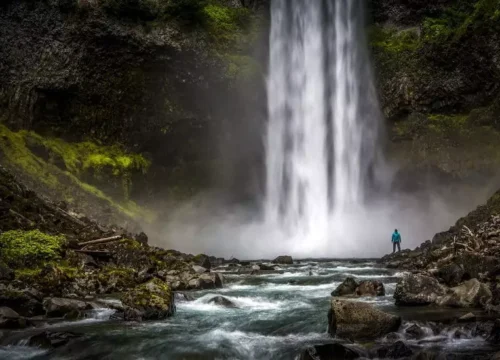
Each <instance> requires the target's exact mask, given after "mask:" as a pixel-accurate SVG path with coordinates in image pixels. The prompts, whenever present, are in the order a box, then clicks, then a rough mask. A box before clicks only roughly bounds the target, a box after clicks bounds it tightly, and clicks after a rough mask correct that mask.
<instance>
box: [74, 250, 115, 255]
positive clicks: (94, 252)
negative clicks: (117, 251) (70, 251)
mask: <svg viewBox="0 0 500 360" xmlns="http://www.w3.org/2000/svg"><path fill="white" fill-rule="evenodd" d="M75 252H77V253H81V254H86V255H90V256H97V257H110V256H111V253H110V252H109V251H107V250H75Z"/></svg>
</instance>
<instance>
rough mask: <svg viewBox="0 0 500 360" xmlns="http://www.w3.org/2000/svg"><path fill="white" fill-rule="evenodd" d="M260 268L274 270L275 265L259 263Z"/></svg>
mask: <svg viewBox="0 0 500 360" xmlns="http://www.w3.org/2000/svg"><path fill="white" fill-rule="evenodd" d="M259 268H260V269H259V270H264V271H273V270H275V267H274V266H269V265H266V264H259Z"/></svg>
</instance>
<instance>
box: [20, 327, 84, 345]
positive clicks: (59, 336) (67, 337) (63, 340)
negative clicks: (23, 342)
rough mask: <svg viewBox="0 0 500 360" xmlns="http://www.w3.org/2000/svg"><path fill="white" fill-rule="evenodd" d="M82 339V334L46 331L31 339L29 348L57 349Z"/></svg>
mask: <svg viewBox="0 0 500 360" xmlns="http://www.w3.org/2000/svg"><path fill="white" fill-rule="evenodd" d="M80 337H82V334H77V333H74V332H59V331H44V332H42V333H39V334H36V335H34V336H32V337H30V338H29V340H28V346H36V347H41V348H43V349H55V348H58V347H61V346H63V345H66V344H68V343H69V342H70V341H71V340H74V339H77V338H80Z"/></svg>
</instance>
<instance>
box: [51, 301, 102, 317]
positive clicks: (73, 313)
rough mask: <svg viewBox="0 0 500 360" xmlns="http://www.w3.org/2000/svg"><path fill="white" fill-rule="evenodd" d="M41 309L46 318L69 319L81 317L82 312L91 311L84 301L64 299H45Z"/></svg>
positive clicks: (90, 307)
mask: <svg viewBox="0 0 500 360" xmlns="http://www.w3.org/2000/svg"><path fill="white" fill-rule="evenodd" d="M43 308H44V309H45V313H46V315H47V316H48V317H64V316H67V317H70V318H72V319H74V318H78V317H81V316H82V315H83V314H82V312H83V311H85V310H90V309H92V306H91V305H90V304H88V303H86V302H85V301H80V300H75V299H64V298H46V299H45V300H44V301H43Z"/></svg>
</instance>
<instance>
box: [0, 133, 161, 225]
mask: <svg viewBox="0 0 500 360" xmlns="http://www.w3.org/2000/svg"><path fill="white" fill-rule="evenodd" d="M0 137H1V140H2V141H0V151H1V152H2V153H3V155H4V156H5V158H6V160H7V161H8V162H9V164H10V165H11V166H14V167H16V168H18V169H19V170H21V171H23V172H25V173H27V174H28V175H29V176H31V177H32V178H34V179H37V181H41V182H42V183H43V184H45V185H47V186H48V188H50V189H54V190H57V191H58V193H61V194H63V196H64V198H65V200H66V201H67V202H68V203H73V202H75V201H76V200H75V194H74V191H73V189H72V186H76V187H78V188H79V189H81V190H83V191H84V192H86V193H88V194H90V195H93V196H96V197H97V198H99V199H101V200H104V201H106V202H107V203H108V204H109V205H110V206H111V207H113V208H115V209H117V210H118V211H120V212H122V213H123V214H125V215H127V216H130V217H132V218H143V219H145V220H146V221H148V222H150V221H153V219H154V218H155V215H154V213H153V212H150V211H147V210H145V209H143V208H141V207H140V206H138V205H137V204H136V203H135V202H133V201H130V200H129V199H128V192H130V188H131V179H130V176H131V175H132V174H133V173H135V172H146V171H147V169H148V167H149V166H150V162H149V161H148V160H146V159H145V158H144V157H142V156H141V155H138V154H130V153H126V152H125V151H124V150H123V149H122V148H121V147H119V146H102V145H99V144H95V143H92V142H89V141H87V142H81V143H68V142H65V141H63V140H62V139H57V138H44V137H42V136H40V135H38V134H36V133H33V132H28V131H25V130H22V131H19V132H14V131H11V130H9V129H8V128H7V127H6V126H4V125H2V124H0ZM34 145H36V146H38V147H41V148H43V149H45V151H46V152H47V154H48V155H49V159H42V158H41V157H39V156H37V155H36V154H35V153H34V152H33V151H32V149H31V148H32V147H33V146H34ZM56 157H57V158H59V159H62V162H63V163H64V166H65V167H66V169H61V168H59V167H58V166H56V165H55V164H54V162H55V158H56ZM106 169H109V170H110V175H111V176H116V177H117V179H118V180H119V181H120V182H121V184H122V186H123V193H124V201H117V200H115V199H113V198H111V197H110V196H109V195H106V194H105V193H104V192H103V191H102V190H99V189H98V188H96V187H95V186H93V185H90V184H88V183H87V182H85V181H83V180H82V179H81V177H82V175H83V173H84V172H85V171H88V170H92V171H93V172H94V175H96V176H98V175H99V174H100V173H102V172H103V171H105V170H106Z"/></svg>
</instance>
